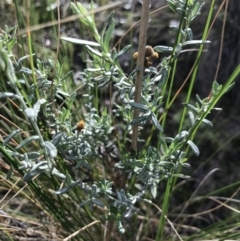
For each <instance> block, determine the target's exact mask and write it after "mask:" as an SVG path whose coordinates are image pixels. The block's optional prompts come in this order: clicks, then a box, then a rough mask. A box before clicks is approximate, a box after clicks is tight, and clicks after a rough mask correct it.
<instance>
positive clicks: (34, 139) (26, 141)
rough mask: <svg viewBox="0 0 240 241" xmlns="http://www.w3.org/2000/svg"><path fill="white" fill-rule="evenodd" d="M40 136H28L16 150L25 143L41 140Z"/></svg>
mask: <svg viewBox="0 0 240 241" xmlns="http://www.w3.org/2000/svg"><path fill="white" fill-rule="evenodd" d="M39 139H40V138H39V136H30V137H28V138H26V139H25V140H24V141H22V142H21V143H20V144H19V145H18V146H17V147H16V150H19V149H20V148H22V147H24V146H25V145H27V144H28V143H29V142H32V141H37V140H39Z"/></svg>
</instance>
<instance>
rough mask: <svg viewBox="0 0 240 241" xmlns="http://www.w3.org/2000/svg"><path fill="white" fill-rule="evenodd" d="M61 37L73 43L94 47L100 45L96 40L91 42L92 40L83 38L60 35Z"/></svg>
mask: <svg viewBox="0 0 240 241" xmlns="http://www.w3.org/2000/svg"><path fill="white" fill-rule="evenodd" d="M61 39H62V40H64V41H67V42H70V43H73V44H82V45H88V46H94V47H98V46H100V44H99V43H97V42H92V41H88V40H83V39H77V38H70V37H61Z"/></svg>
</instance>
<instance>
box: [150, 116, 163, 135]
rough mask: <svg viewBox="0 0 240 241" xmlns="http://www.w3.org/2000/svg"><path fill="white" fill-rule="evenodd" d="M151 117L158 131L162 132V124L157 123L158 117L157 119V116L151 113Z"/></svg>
mask: <svg viewBox="0 0 240 241" xmlns="http://www.w3.org/2000/svg"><path fill="white" fill-rule="evenodd" d="M151 119H152V122H153V124H154V126H155V127H156V128H157V129H158V130H159V131H161V132H162V131H163V128H162V126H161V125H160V124H159V122H158V119H157V117H156V115H155V114H151Z"/></svg>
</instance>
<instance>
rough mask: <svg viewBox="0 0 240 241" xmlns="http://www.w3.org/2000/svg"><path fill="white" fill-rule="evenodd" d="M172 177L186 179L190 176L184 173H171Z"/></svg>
mask: <svg viewBox="0 0 240 241" xmlns="http://www.w3.org/2000/svg"><path fill="white" fill-rule="evenodd" d="M173 177H178V178H183V179H187V178H190V176H187V175H184V174H181V173H179V174H173Z"/></svg>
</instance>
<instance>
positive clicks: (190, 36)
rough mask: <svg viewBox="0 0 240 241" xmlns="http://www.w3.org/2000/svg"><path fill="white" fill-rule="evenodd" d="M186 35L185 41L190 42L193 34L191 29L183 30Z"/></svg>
mask: <svg viewBox="0 0 240 241" xmlns="http://www.w3.org/2000/svg"><path fill="white" fill-rule="evenodd" d="M185 31H186V34H187V39H189V40H192V39H193V32H192V29H191V28H188V29H186V30H185Z"/></svg>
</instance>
